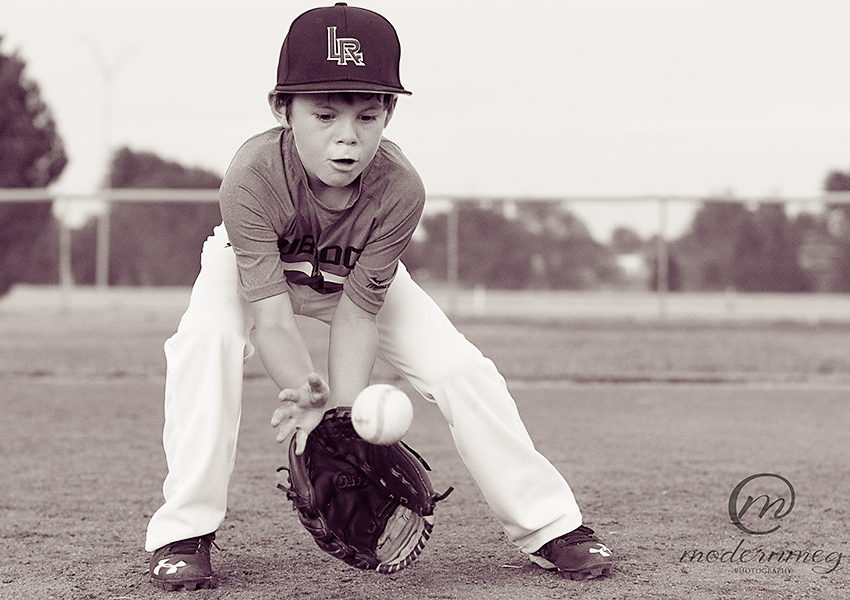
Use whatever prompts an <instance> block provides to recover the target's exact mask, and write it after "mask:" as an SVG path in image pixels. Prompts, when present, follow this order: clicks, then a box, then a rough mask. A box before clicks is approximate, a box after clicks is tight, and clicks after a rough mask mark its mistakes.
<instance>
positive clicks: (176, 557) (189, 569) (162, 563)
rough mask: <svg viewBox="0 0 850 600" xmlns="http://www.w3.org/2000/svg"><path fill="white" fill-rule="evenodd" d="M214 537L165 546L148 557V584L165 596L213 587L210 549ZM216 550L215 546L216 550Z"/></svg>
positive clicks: (210, 534) (198, 538)
mask: <svg viewBox="0 0 850 600" xmlns="http://www.w3.org/2000/svg"><path fill="white" fill-rule="evenodd" d="M213 540H215V534H214V533H208V534H207V535H202V536H200V537H196V538H189V539H187V540H180V541H179V542H172V543H170V544H166V545H165V546H163V547H162V548H160V549H159V550H156V551H155V552H154V553H153V556H152V557H151V565H150V571H151V583H152V584H154V585H155V586H156V587H158V588H160V589H163V590H165V591H167V592H174V591H179V590H200V589H207V588H211V587H212V586H213V580H212V578H213V573H212V566H210V546H211V545H213V544H215V542H214V541H213ZM216 547H218V546H216Z"/></svg>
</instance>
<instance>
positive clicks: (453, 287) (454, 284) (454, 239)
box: [446, 200, 459, 315]
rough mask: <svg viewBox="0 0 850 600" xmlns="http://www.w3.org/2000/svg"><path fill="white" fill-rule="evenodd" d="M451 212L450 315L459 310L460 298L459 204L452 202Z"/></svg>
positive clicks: (448, 245)
mask: <svg viewBox="0 0 850 600" xmlns="http://www.w3.org/2000/svg"><path fill="white" fill-rule="evenodd" d="M449 202H450V205H449V212H448V215H447V219H446V227H447V231H446V280H447V282H448V285H449V300H448V311H447V312H448V313H449V314H450V315H451V314H454V313H455V311H456V310H457V296H458V280H459V276H458V270H459V267H458V245H459V244H458V229H459V227H458V219H459V215H458V209H457V202H456V201H455V200H450V201H449Z"/></svg>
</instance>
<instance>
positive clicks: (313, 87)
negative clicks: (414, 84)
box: [274, 81, 413, 96]
mask: <svg viewBox="0 0 850 600" xmlns="http://www.w3.org/2000/svg"><path fill="white" fill-rule="evenodd" d="M274 91H276V92H281V93H288V94H299V93H300V94H334V93H339V92H355V93H361V94H405V95H407V96H410V95H412V94H413V92H409V91H407V90H406V89H404V88H403V87H392V86H388V85H376V84H373V83H368V82H365V81H330V82H328V81H323V82H317V83H292V84H289V85H281V84H278V85H276V86H274Z"/></svg>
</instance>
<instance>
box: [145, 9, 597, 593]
mask: <svg viewBox="0 0 850 600" xmlns="http://www.w3.org/2000/svg"><path fill="white" fill-rule="evenodd" d="M399 58H400V47H399V42H398V38H397V36H396V32H395V30H394V28H393V27H392V25H391V24H390V23H389V22H388V21H387V20H386V19H384V18H383V17H382V16H380V15H378V14H376V13H373V12H371V11H367V10H364V9H360V8H354V7H349V6H346V5H345V4H344V3H338V4H336V5H335V6H333V7H324V8H317V9H314V10H311V11H308V12H306V13H304V14H303V15H301V16H300V17H298V18H297V19H295V21H294V22H293V23H292V25H291V27H290V30H289V33H288V34H287V36H286V38H285V40H284V42H283V47H282V49H281V54H280V62H279V66H278V79H277V85H276V86H275V88H274V90H273V91H272V92H271V93H270V94H269V104H270V106H271V110H272V113H273V114H274V116H275V118H276V119H277V120H278V121H279V123H280V124H281V127H278V128H275V129H272V130H270V131H267V132H265V133H261V134H259V135H257V136H255V137H253V138H251V139H250V140H248V141H247V142H246V143H245V144H244V145H243V146H242V148H240V149H239V151H238V152H237V154H236V156H235V158H234V159H233V162H232V163H231V165H230V167H229V168H228V170H227V173H226V175H225V177H224V181H223V183H222V186H221V192H220V203H221V212H222V217H223V224H222V225H220V226H218V227H216V228H215V231H214V234H213V235H212V236H211V237H210V238H208V239H207V241H206V243H205V244H204V248H203V252H202V254H201V271H200V274H199V275H198V279H197V281H196V282H195V285H194V287H193V289H192V296H191V299H190V302H189V307H188V309H187V311H186V313H185V314H184V315H183V318H182V319H181V321H180V325H179V327H178V330H177V332H176V333H175V334H174V336H172V337H171V338H170V339H169V340H168V341H167V342H166V344H165V352H166V358H167V376H166V390H165V427H164V432H163V445H164V449H165V453H166V457H167V462H168V470H169V471H168V476H167V477H166V479H165V483H164V484H163V492H164V495H165V504H164V505H163V506H162V507H161V508H160V509H159V510H158V511H157V512H156V513H155V514H154V515H153V517H152V518H151V521H150V524H149V526H148V531H147V541H146V549H147V551H149V552H153V557H152V559H151V563H150V575H151V581H152V583H154V584H155V585H157V586H158V587H161V588H164V589H167V590H177V589H196V588H205V587H209V586H210V585H211V583H212V569H211V566H210V556H209V550H210V544H211V543H212V541H213V539H214V534H215V531H216V530H217V529H218V527H219V526H220V525H221V523H222V521H223V520H224V516H225V511H226V507H227V487H228V484H229V481H230V476H231V473H232V470H233V464H234V455H235V450H236V437H237V432H238V429H239V420H240V414H241V402H242V375H243V361H244V360H245V359H246V358H247V357H248V356H249V355H250V354H252V353H253V351H254V348H256V351H257V353H258V354H259V357H260V359H261V360H262V362H263V365H264V366H265V368H266V370H267V371H268V374H269V376H270V377H271V378H272V380H273V381H274V382H275V383H276V384H277V386H278V387H279V388H280V389H281V392H280V395H279V398H280V400H281V405H280V407H279V408H278V409H277V410H276V411H275V412H274V415H273V417H272V425H273V426H275V427H277V428H278V433H277V439H278V441H281V442H283V441H284V440H286V439H287V438H289V436H291V435H295V436H296V437H295V439H296V447H297V451H303V448H304V443H305V440H306V437H307V435H308V434H309V433H310V431H312V430H313V429H314V428H315V427H316V425H317V424H318V423H319V421H320V420H321V418H322V415H323V414H324V412H325V411H326V410H327V409H329V408H331V407H333V406H338V405H350V404H351V403H352V401H353V400H354V397H355V396H356V395H357V393H358V392H359V391H360V390H362V389H363V388H364V387H366V386H367V385H368V384H369V381H370V376H371V372H372V368H373V365H374V362H375V359H376V356H377V355H379V354H380V355H381V356H382V357H383V358H385V359H386V360H387V361H388V362H389V363H390V364H391V365H393V366H394V367H395V368H396V369H398V371H399V372H400V373H401V374H403V375H404V376H405V377H406V378H407V379H408V380H409V381H410V383H411V384H412V385H413V386H414V387H415V388H416V389H417V390H418V391H419V393H421V394H422V396H423V397H425V398H426V399H428V400H430V401H432V402H435V403H436V404H437V406H438V407H439V409H440V411H441V412H442V414H443V416H444V417H445V418H446V421H447V422H448V424H449V428H450V430H451V433H452V437H453V439H454V441H455V444H456V446H457V449H458V452H459V453H460V456H461V457H462V459H463V461H464V463H465V465H466V466H467V468H468V469H469V471H470V473H471V474H472V476H473V478H474V480H475V481H476V483H477V484H478V485H479V486H480V488H481V491H482V492H483V494H484V497H485V499H486V501H487V503H488V504H489V506H490V507H491V508H492V510H493V512H494V513H495V516H496V518H497V519H498V520H499V522H500V523H501V524H502V526H503V527H504V530H505V532H506V534H507V536H508V538H509V539H510V540H511V541H512V542H513V543H515V544H516V545H517V546H518V547H519V548H521V549H522V550H523V551H525V552H526V553H528V554H529V556H530V557H531V560H533V561H534V562H536V563H538V564H540V565H541V566H543V567H545V568H549V569H556V568H557V569H558V571H560V572H561V574H562V575H564V576H569V577H571V578H574V579H588V578H592V577H597V576H599V575H602V574H604V573H605V572H607V571H608V570H609V569H610V567H611V564H612V559H611V553H610V551H609V550H608V549H607V548H606V547H605V546H604V545H603V544H601V543H600V542H599V540H598V539H597V538H596V537H595V536H594V535H593V531H592V530H590V529H588V528H586V527H583V526H582V517H581V513H580V511H579V508H578V506H577V504H576V501H575V499H574V497H573V494H572V491H571V490H570V487H569V485H568V484H567V482H566V481H565V480H564V478H563V477H562V476H561V475H560V474H559V473H558V471H557V470H556V469H555V467H554V466H553V465H552V464H551V463H549V461H548V460H547V459H546V458H544V457H543V456H542V455H541V454H539V453H538V452H537V451H536V450H535V448H534V445H533V443H532V441H531V439H530V437H529V435H528V433H527V432H526V429H525V426H524V425H523V423H522V421H521V419H520V416H519V414H518V412H517V409H516V405H515V403H514V400H513V398H512V397H511V396H510V394H509V392H508V390H507V387H506V385H505V381H504V379H503V378H502V376H501V375H500V374H499V372H498V371H497V370H496V368H495V366H494V365H493V363H492V362H491V361H490V360H489V359H487V358H485V357H484V356H483V355H482V354H481V353H480V352H479V351H478V349H476V348H475V347H474V346H473V345H472V344H470V343H469V342H468V341H467V340H466V338H464V337H463V336H462V335H461V334H460V333H459V332H458V331H457V330H456V329H455V328H454V327H453V326H452V324H451V323H450V322H449V320H448V319H447V318H446V316H445V315H444V314H443V313H442V311H441V310H440V309H439V308H438V306H437V305H436V304H435V303H434V302H433V301H432V300H431V299H430V298H429V297H428V296H427V295H426V294H425V293H424V292H423V291H422V290H421V289H420V288H419V287H418V286H417V285H416V284H415V283H414V282H413V280H412V279H411V277H410V275H409V274H408V273H407V271H406V270H405V268H404V265H403V264H402V263H401V262H400V261H399V257H400V256H401V254H402V252H403V250H404V249H405V247H406V246H407V244H408V242H409V241H410V238H411V236H412V234H413V231H414V229H415V227H416V224H417V222H418V221H419V218H420V215H421V213H422V208H423V204H424V201H425V191H424V188H423V186H422V182H421V181H420V179H419V176H418V175H417V173H416V171H415V170H414V169H413V167H412V166H411V165H410V163H409V162H408V161H407V159H406V158H405V157H404V155H403V154H402V153H401V150H399V148H398V147H397V146H396V145H394V144H393V143H392V142H390V141H388V140H386V139H384V138H383V137H382V134H383V131H384V127H385V126H386V124H387V123H388V122H389V120H390V118H391V117H392V116H393V112H394V110H395V106H396V98H397V95H398V94H409V93H410V92H408V91H407V90H405V89H404V88H403V87H402V85H401V82H400V80H399ZM296 314H300V315H307V316H310V317H313V318H316V319H319V320H322V321H324V322H326V323H329V324H330V337H329V349H328V381H327V382H326V381H324V380H323V378H322V377H321V376H320V375H318V374H317V373H316V372H315V369H314V366H313V364H312V363H311V359H310V356H309V354H308V352H307V349H306V347H305V344H304V342H303V340H302V338H301V334H300V332H299V329H298V325H297V323H296V321H295V315H296ZM249 334H250V339H249Z"/></svg>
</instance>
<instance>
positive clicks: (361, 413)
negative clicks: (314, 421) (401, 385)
mask: <svg viewBox="0 0 850 600" xmlns="http://www.w3.org/2000/svg"><path fill="white" fill-rule="evenodd" d="M351 421H352V423H353V424H354V430H355V431H356V432H357V434H358V435H359V436H360V437H362V438H363V439H364V440H366V441H367V442H371V443H373V444H379V445H382V446H389V445H390V444H394V443H395V442H397V441H399V440H400V439H401V438H402V436H403V435H404V434H405V433H407V430H408V429H410V423H411V422H412V421H413V405H412V404H411V403H410V398H408V397H407V394H405V393H404V392H402V391H401V390H400V389H398V388H397V387H395V386H393V385H388V384H383V383H381V384H375V385H370V386H368V387H366V388H364V389H363V391H362V392H360V393H359V394H358V395H357V398H355V399H354V403H353V404H352V405H351Z"/></svg>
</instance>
